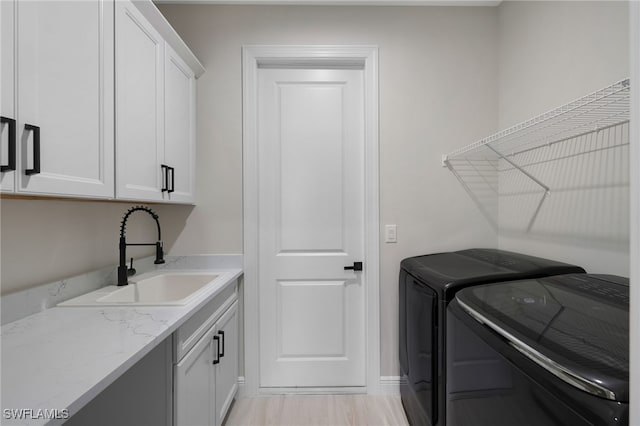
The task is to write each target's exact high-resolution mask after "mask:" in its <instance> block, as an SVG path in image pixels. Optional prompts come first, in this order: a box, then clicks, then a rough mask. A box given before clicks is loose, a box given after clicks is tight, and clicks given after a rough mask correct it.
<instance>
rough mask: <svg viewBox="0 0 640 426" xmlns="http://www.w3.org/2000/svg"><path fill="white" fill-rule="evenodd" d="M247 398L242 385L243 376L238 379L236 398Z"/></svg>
mask: <svg viewBox="0 0 640 426" xmlns="http://www.w3.org/2000/svg"><path fill="white" fill-rule="evenodd" d="M246 397H247V388H246V386H245V385H244V376H240V377H238V395H237V396H236V398H246Z"/></svg>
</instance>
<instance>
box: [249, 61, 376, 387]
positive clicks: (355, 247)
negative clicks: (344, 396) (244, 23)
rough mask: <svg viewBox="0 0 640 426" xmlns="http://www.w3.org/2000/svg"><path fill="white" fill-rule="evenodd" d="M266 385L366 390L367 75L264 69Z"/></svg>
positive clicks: (261, 160)
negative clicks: (361, 265) (359, 268)
mask: <svg viewBox="0 0 640 426" xmlns="http://www.w3.org/2000/svg"><path fill="white" fill-rule="evenodd" d="M257 118H258V120H257V121H258V170H259V171H258V178H259V184H258V199H259V209H258V210H259V219H258V226H259V232H258V238H259V243H258V246H259V254H258V256H259V261H258V264H259V267H258V275H259V282H258V286H259V308H260V309H259V311H260V314H259V317H260V386H261V387H263V388H266V387H338V386H348V387H352V386H353V387H355V386H365V385H366V376H365V364H366V363H365V331H366V330H365V309H364V298H365V291H364V286H365V285H366V276H365V275H364V271H363V272H354V271H348V270H344V267H345V266H349V265H353V263H354V262H360V261H364V262H366V259H364V253H365V250H364V229H365V223H364V214H365V211H364V210H365V209H364V192H365V191H364V184H365V182H364V121H365V119H364V85H363V70H359V69H273V68H261V69H259V70H258V117H257Z"/></svg>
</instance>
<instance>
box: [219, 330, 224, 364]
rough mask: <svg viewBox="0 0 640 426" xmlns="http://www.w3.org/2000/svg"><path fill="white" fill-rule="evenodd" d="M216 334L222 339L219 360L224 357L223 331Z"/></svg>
mask: <svg viewBox="0 0 640 426" xmlns="http://www.w3.org/2000/svg"><path fill="white" fill-rule="evenodd" d="M218 334H219V335H220V336H221V337H222V350H221V351H220V358H222V357H224V331H218Z"/></svg>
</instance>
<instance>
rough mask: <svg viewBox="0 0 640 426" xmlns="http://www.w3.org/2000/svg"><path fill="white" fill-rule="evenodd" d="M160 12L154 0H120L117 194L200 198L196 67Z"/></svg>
mask: <svg viewBox="0 0 640 426" xmlns="http://www.w3.org/2000/svg"><path fill="white" fill-rule="evenodd" d="M160 17H161V15H160V13H159V12H158V11H157V9H155V6H153V5H152V4H151V2H149V3H146V2H144V3H136V4H135V5H134V4H133V3H131V2H128V1H117V2H116V114H117V117H116V153H117V154H116V156H117V159H116V197H117V198H119V199H131V200H147V201H165V202H172V203H193V201H194V189H195V141H196V139H195V80H196V72H195V71H194V70H193V68H192V66H191V65H189V64H187V61H186V60H185V59H184V56H181V55H179V54H178V53H176V50H174V48H173V47H172V46H171V44H170V43H169V41H168V40H167V37H169V38H171V39H173V42H174V44H176V45H178V46H179V47H181V48H182V52H183V53H184V51H185V50H187V51H188V49H186V46H185V45H184V43H183V42H182V41H181V40H180V39H177V38H176V37H177V36H176V35H175V32H173V31H172V30H167V27H166V25H167V24H166V21H164V20H163V19H159V18H160ZM169 28H170V27H169ZM163 29H164V30H165V32H164V33H161V31H162V30H163ZM187 56H188V59H189V61H190V62H191V63H192V64H193V63H196V64H197V68H198V69H199V72H202V71H203V69H200V68H201V65H200V64H199V62H197V59H195V57H194V56H193V54H191V53H190V52H188V54H187Z"/></svg>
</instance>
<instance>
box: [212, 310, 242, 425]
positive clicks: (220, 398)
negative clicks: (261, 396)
mask: <svg viewBox="0 0 640 426" xmlns="http://www.w3.org/2000/svg"><path fill="white" fill-rule="evenodd" d="M215 328H216V334H217V335H218V336H220V338H219V339H220V352H219V353H220V363H219V364H217V365H216V368H215V380H216V391H215V394H216V412H215V416H216V423H215V424H216V426H220V425H222V422H223V421H224V418H225V416H226V414H227V412H228V411H229V407H230V406H231V403H232V402H233V398H235V396H236V393H237V391H238V302H235V303H234V304H233V305H231V307H230V308H229V309H228V310H227V311H226V312H225V313H224V315H223V316H222V317H221V318H220V319H219V320H218V321H217V322H216V326H215Z"/></svg>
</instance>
